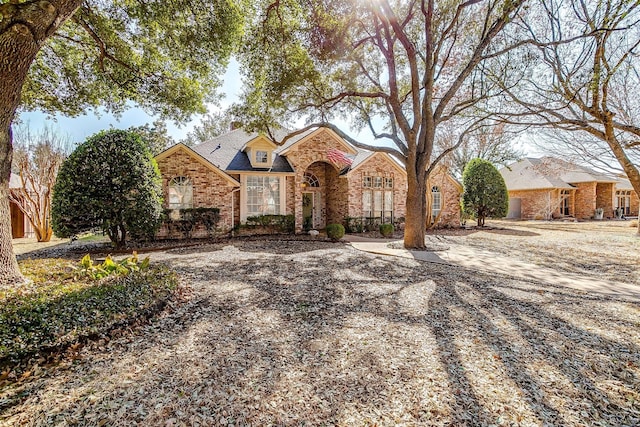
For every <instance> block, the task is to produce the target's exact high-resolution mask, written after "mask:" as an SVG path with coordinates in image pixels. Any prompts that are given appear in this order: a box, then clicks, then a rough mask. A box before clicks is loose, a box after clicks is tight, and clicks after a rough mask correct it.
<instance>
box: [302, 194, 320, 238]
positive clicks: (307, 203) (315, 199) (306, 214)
mask: <svg viewBox="0 0 640 427" xmlns="http://www.w3.org/2000/svg"><path fill="white" fill-rule="evenodd" d="M324 226H325V224H324V220H323V218H322V194H321V193H320V192H319V191H310V192H306V193H302V228H303V229H304V230H310V229H312V228H314V229H319V228H324Z"/></svg>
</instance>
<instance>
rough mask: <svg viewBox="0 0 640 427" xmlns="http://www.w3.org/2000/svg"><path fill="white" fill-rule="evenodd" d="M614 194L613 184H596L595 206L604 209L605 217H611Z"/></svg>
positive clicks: (612, 215)
mask: <svg viewBox="0 0 640 427" xmlns="http://www.w3.org/2000/svg"><path fill="white" fill-rule="evenodd" d="M614 195H615V184H613V183H608V182H599V183H598V184H596V207H598V208H602V209H604V217H605V218H613V217H614V213H613V209H614V208H613V196H614Z"/></svg>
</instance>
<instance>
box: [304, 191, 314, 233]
mask: <svg viewBox="0 0 640 427" xmlns="http://www.w3.org/2000/svg"><path fill="white" fill-rule="evenodd" d="M302 228H303V229H304V230H311V229H312V228H313V193H302Z"/></svg>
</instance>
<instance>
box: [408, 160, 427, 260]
mask: <svg viewBox="0 0 640 427" xmlns="http://www.w3.org/2000/svg"><path fill="white" fill-rule="evenodd" d="M417 169H418V170H417V171H416V170H415V166H413V165H410V164H408V165H407V202H406V216H405V223H404V224H405V227H404V247H405V248H407V249H425V247H426V246H425V244H424V235H425V232H426V228H427V192H426V188H427V172H426V170H425V168H424V167H423V168H422V170H420V168H419V167H418V168H417Z"/></svg>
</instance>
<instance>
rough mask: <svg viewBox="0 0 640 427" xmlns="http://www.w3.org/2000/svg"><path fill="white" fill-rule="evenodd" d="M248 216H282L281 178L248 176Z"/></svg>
mask: <svg viewBox="0 0 640 427" xmlns="http://www.w3.org/2000/svg"><path fill="white" fill-rule="evenodd" d="M246 185H247V216H254V215H280V197H281V194H280V178H278V177H271V176H247V182H246Z"/></svg>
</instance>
